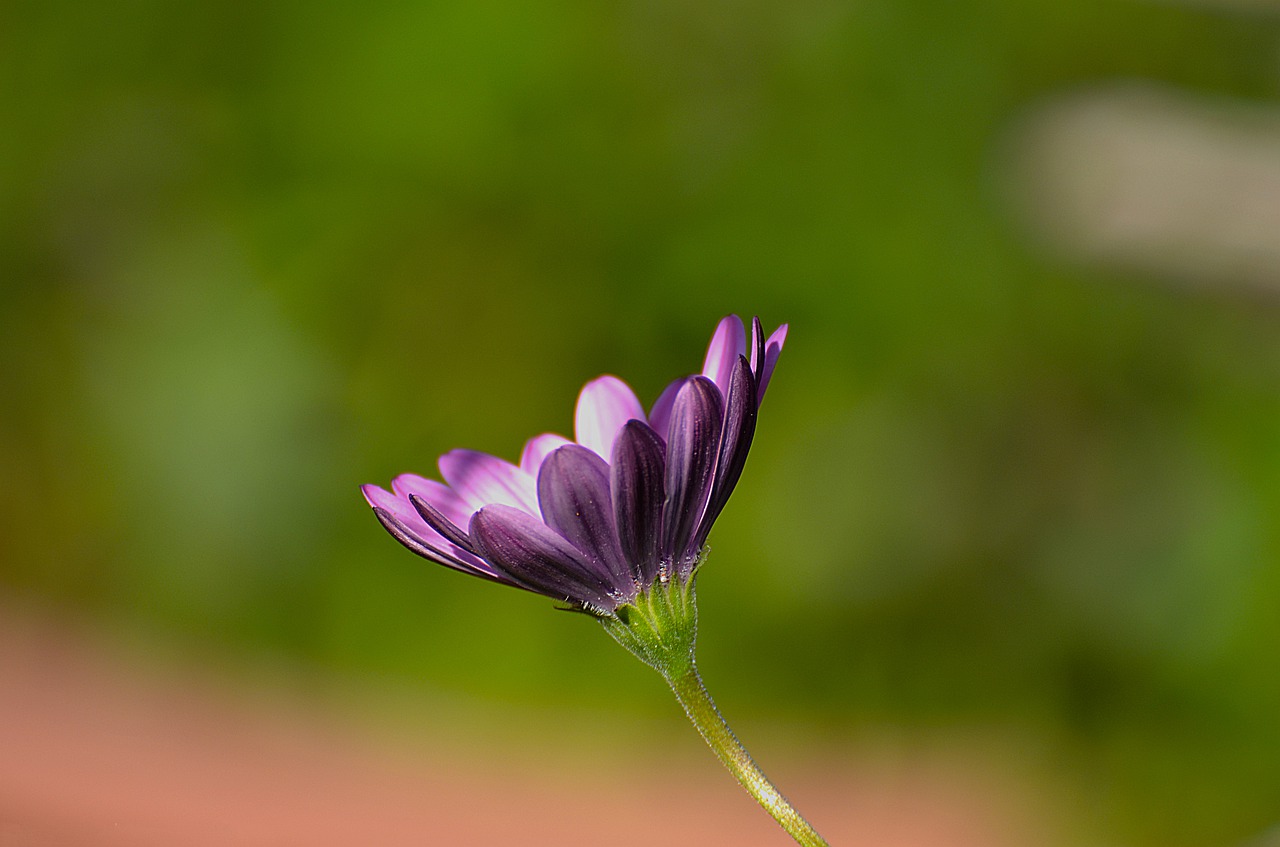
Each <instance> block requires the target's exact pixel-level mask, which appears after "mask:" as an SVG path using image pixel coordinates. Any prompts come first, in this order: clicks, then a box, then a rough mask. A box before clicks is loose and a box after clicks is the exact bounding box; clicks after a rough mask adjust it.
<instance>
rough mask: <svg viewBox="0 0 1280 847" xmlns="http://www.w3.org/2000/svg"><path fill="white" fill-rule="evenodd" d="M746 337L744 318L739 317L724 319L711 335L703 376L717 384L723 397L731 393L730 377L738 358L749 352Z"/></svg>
mask: <svg viewBox="0 0 1280 847" xmlns="http://www.w3.org/2000/svg"><path fill="white" fill-rule="evenodd" d="M745 335H746V334H745V332H744V331H743V328H742V318H739V317H738V316H737V315H729V316H728V317H725V318H722V319H721V320H720V323H719V324H717V325H716V331H715V332H714V333H712V334H711V343H710V344H709V345H707V357H706V358H705V359H704V360H703V362H702V375H703V376H705V377H706V378H707V379H709V380H711V381H712V382H714V383H715V384H716V388H719V389H720V394H721V396H724V395H726V394H728V392H729V377H730V375H731V374H732V373H733V368H734V366H735V365H736V364H737V362H738V357H739V356H741V355H743V354H744V353H746V352H747V346H746V337H745Z"/></svg>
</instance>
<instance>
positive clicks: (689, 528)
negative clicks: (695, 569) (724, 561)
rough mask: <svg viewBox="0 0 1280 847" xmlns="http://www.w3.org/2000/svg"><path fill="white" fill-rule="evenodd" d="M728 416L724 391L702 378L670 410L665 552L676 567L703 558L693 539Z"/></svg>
mask: <svg viewBox="0 0 1280 847" xmlns="http://www.w3.org/2000/svg"><path fill="white" fill-rule="evenodd" d="M723 411H724V404H723V401H722V400H721V399H720V390H719V389H718V388H716V386H715V383H713V382H712V381H711V380H709V379H707V378H706V377H703V376H694V377H689V379H687V380H686V381H685V384H684V387H683V388H681V389H680V393H679V394H677V395H676V402H675V404H674V405H673V406H672V408H671V424H670V426H669V428H668V431H667V467H666V491H667V499H666V503H665V505H664V506H663V514H662V547H663V553H664V555H665V556H667V557H670V558H672V559H673V560H674V561H675V562H676V564H677V566H680V565H685V564H688V563H690V562H691V561H692V560H693V558H695V557H696V556H697V553H698V550H697V548H696V544H695V539H694V537H693V534H694V530H695V529H696V528H697V526H698V523H699V521H700V520H701V518H702V513H703V511H704V510H705V509H706V506H707V497H708V496H709V495H710V493H711V485H712V483H713V482H714V480H715V471H716V455H717V452H718V450H719V446H720V429H721V420H722V415H723Z"/></svg>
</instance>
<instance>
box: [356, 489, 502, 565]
mask: <svg viewBox="0 0 1280 847" xmlns="http://www.w3.org/2000/svg"><path fill="white" fill-rule="evenodd" d="M360 490H361V491H362V492H363V493H364V498H365V500H367V501H368V502H369V505H370V506H372V507H373V513H374V515H376V516H377V518H378V521H379V522H380V523H381V524H382V526H383V528H385V529H386V530H387V532H388V533H390V534H391V536H392V537H393V538H395V540H396V541H399V542H400V543H401V544H403V545H404V546H405V547H407V548H408V549H409V550H410V551H412V552H414V553H417V554H418V555H419V556H421V557H423V558H424V559H428V560H430V561H432V562H435V563H436V564H439V565H444V566H445V567H447V568H453V569H454V570H458V571H462V572H463V573H469V574H472V575H473V576H481V577H484V578H485V579H491V580H495V581H497V582H504V583H507V584H511V585H514V583H513V582H512V581H511V580H509V579H507V578H506V577H503V576H501V575H500V574H498V573H497V572H496V571H495V570H494V569H493V568H492V567H491V566H490V565H489V563H488V562H485V561H483V560H482V559H480V558H478V557H476V556H474V555H472V554H471V553H469V552H468V551H466V550H464V549H462V548H461V547H458V546H457V545H455V544H452V543H450V542H449V541H446V540H445V539H444V538H442V537H440V535H439V534H438V533H436V532H435V530H433V529H431V528H430V527H429V526H428V525H427V524H426V522H425V521H423V520H422V517H421V516H420V515H418V514H417V512H416V511H415V510H414V509H413V507H412V506H411V505H410V504H409V503H407V502H406V501H404V500H402V499H400V498H398V497H396V496H395V495H394V494H392V493H391V492H389V491H384V490H383V489H381V488H379V487H378V486H376V485H364V486H361V488H360Z"/></svg>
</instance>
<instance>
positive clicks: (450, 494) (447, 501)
mask: <svg viewBox="0 0 1280 847" xmlns="http://www.w3.org/2000/svg"><path fill="white" fill-rule="evenodd" d="M391 490H392V491H394V492H395V493H396V496H397V497H399V498H400V499H401V500H405V501H406V502H410V503H411V502H412V501H411V500H410V498H411V497H413V496H414V495H417V496H418V497H421V498H422V499H423V500H426V501H427V502H428V503H430V504H431V505H432V506H435V507H436V508H437V509H439V510H440V513H441V514H443V515H444V516H445V517H446V518H448V519H449V520H451V521H453V522H454V523H455V524H457V525H458V526H466V525H467V524H468V523H470V522H471V513H472V512H474V511H475V509H473V508H471V507H470V506H469V505H468V504H467V501H466V500H464V499H462V497H461V496H460V495H459V494H458V492H456V491H454V490H453V489H452V488H450V487H449V486H447V485H445V484H444V483H443V482H437V481H436V480H434V479H427V478H425V477H421V476H418V475H417V474H411V473H404V474H400V476H398V477H396V478H395V479H393V480H391Z"/></svg>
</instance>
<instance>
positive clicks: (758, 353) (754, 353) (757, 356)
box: [750, 315, 764, 376]
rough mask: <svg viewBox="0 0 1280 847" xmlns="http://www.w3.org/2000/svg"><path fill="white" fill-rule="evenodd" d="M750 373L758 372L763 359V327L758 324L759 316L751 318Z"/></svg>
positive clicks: (757, 373)
mask: <svg viewBox="0 0 1280 847" xmlns="http://www.w3.org/2000/svg"><path fill="white" fill-rule="evenodd" d="M750 347H751V373H753V374H756V375H757V376H758V375H759V373H760V363H761V362H763V361H764V327H763V326H761V325H760V316H759V315H756V316H755V317H753V318H752V319H751V344H750Z"/></svg>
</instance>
